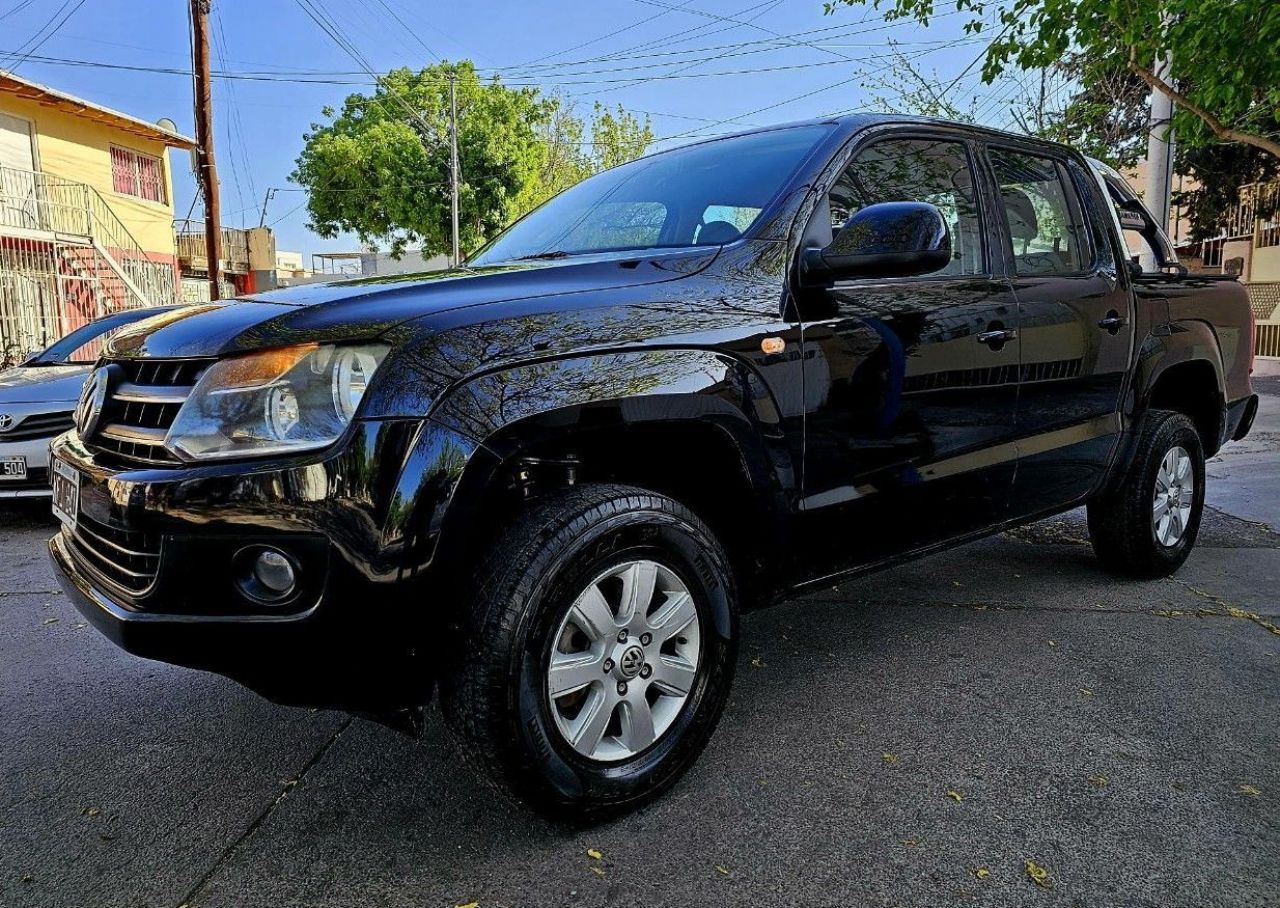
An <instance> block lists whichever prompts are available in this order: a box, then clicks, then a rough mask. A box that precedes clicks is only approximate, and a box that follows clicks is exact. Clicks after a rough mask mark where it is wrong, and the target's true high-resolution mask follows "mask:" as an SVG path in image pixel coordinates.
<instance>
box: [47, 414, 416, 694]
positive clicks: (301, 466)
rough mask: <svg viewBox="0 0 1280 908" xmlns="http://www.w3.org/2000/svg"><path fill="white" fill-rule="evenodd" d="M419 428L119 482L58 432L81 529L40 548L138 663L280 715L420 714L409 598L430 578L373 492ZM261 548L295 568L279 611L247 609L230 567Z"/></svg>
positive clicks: (91, 616) (387, 497)
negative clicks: (302, 455)
mask: <svg viewBox="0 0 1280 908" xmlns="http://www.w3.org/2000/svg"><path fill="white" fill-rule="evenodd" d="M420 427H421V423H419V422H414V421H406V422H394V423H393V422H381V423H370V424H367V425H364V426H361V427H359V430H358V431H357V432H356V433H355V438H354V439H353V443H352V444H349V445H346V446H344V447H343V449H342V450H340V451H337V452H332V453H327V454H326V455H324V456H320V457H312V458H310V459H296V460H292V461H276V462H273V463H255V464H244V463H241V464H225V465H218V466H211V467H199V468H180V469H179V468H174V469H159V468H146V469H143V468H129V469H125V468H122V467H121V466H120V465H119V464H118V463H115V464H113V463H112V462H110V461H109V460H108V461H103V460H102V459H101V458H100V456H99V455H97V454H96V453H95V452H92V451H89V450H87V449H86V448H85V447H84V446H83V445H82V444H81V443H80V442H79V439H78V438H77V437H76V435H75V434H74V433H70V434H68V435H66V436H63V437H62V438H59V439H58V441H57V442H56V443H55V445H54V455H55V456H56V457H57V458H58V459H59V460H63V461H65V462H67V463H68V464H69V465H71V466H73V467H75V468H76V469H77V470H78V471H79V473H80V477H81V478H80V505H79V512H78V513H79V520H78V521H77V528H76V530H72V529H71V528H69V527H65V526H64V527H62V528H60V529H59V531H58V533H57V535H55V536H54V537H53V538H52V539H51V540H50V541H49V552H50V556H51V558H52V561H53V564H54V566H55V568H56V575H57V577H58V580H59V582H60V584H61V586H62V588H63V590H64V591H65V592H66V594H67V596H68V598H69V599H70V600H71V601H72V603H73V604H74V605H75V607H76V608H77V610H79V611H80V613H81V614H82V615H84V617H85V619H86V620H87V621H88V622H89V623H91V624H92V625H93V626H94V627H96V628H97V629H98V630H99V631H101V632H102V633H103V634H104V635H105V636H107V637H108V638H109V639H110V640H111V641H112V642H114V643H116V644H117V645H118V646H120V647H121V648H123V649H125V650H127V651H128V652H130V653H133V654H135V655H138V656H142V657H145V658H148V659H156V660H159V661H162V662H168V663H172V664H175V665H182V666H187V667H191V668H198V669H204V670H207V671H213V672H216V673H218V674H222V675H226V676H227V677H230V678H233V679H235V680H236V681H239V682H241V683H243V684H245V685H246V686H248V687H251V688H253V689H254V690H256V691H257V692H259V693H261V694H262V695H264V696H266V697H268V698H270V699H272V700H275V701H277V702H281V703H287V704H292V705H300V706H313V707H324V708H342V709H350V710H356V711H368V712H381V711H385V710H388V709H400V708H403V707H406V706H414V705H418V704H421V703H422V702H424V701H425V700H426V698H427V697H428V695H429V691H430V682H431V673H430V672H429V671H427V670H425V669H424V667H423V662H424V652H423V650H424V647H423V645H422V641H423V639H424V624H425V618H424V614H425V611H424V609H423V608H422V604H423V602H422V595H421V594H420V592H419V591H416V590H415V589H413V588H414V587H422V586H424V585H425V584H426V583H427V582H428V580H427V577H428V575H429V573H430V572H429V571H421V570H418V569H416V568H417V567H418V566H419V559H420V553H418V552H417V550H416V549H415V547H414V545H413V544H412V543H413V541H414V540H413V538H412V537H411V536H408V535H406V534H404V533H402V532H397V531H396V530H395V527H396V525H397V524H396V521H395V519H393V516H392V515H393V508H392V506H391V500H392V498H393V496H394V494H395V493H396V492H398V491H399V490H398V488H397V486H396V485H395V483H393V482H392V483H388V482H387V481H386V478H385V477H386V471H388V470H390V471H391V472H392V473H394V472H395V471H396V470H397V469H398V468H399V467H400V465H401V464H403V462H404V459H405V457H406V456H407V452H408V451H410V450H412V449H413V445H414V443H415V441H416V440H417V438H418V436H419V429H420ZM378 465H380V466H381V470H379V469H377V468H376V467H377V466H378ZM394 478H395V477H394V475H393V476H392V479H394ZM394 513H395V514H396V515H400V514H401V512H400V511H395V512H394ZM267 544H269V545H271V546H273V547H276V548H278V549H280V550H282V551H285V552H287V553H289V554H290V555H291V556H292V557H294V558H295V561H296V564H297V565H298V566H299V568H300V570H299V578H300V579H299V587H298V593H297V595H296V596H294V597H291V598H290V600H289V601H288V602H286V603H283V604H282V605H280V606H268V605H265V604H263V603H261V602H254V601H252V599H251V598H250V597H249V596H248V595H247V594H246V593H245V592H244V591H243V588H242V587H241V586H240V585H238V583H237V574H236V573H235V570H234V565H235V564H236V559H237V557H239V554H240V553H242V552H243V551H245V550H246V549H247V548H251V547H253V546H260V545H267ZM125 552H134V553H135V554H123V553H125ZM137 552H142V554H137ZM113 553H114V554H113ZM113 560H114V563H113ZM142 574H145V575H146V576H145V577H144V578H143V579H142V580H141V581H139V582H136V583H135V582H133V579H134V577H135V575H142Z"/></svg>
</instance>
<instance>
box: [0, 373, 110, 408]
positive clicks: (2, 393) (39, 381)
mask: <svg viewBox="0 0 1280 908" xmlns="http://www.w3.org/2000/svg"><path fill="white" fill-rule="evenodd" d="M92 368H93V367H92V366H15V367H14V368H12V369H5V370H4V371H3V372H0V404H42V403H73V404H74V403H75V402H76V401H77V400H79V398H80V389H81V388H83V387H84V379H85V376H86V375H88V374H89V371H90V370H91V369H92Z"/></svg>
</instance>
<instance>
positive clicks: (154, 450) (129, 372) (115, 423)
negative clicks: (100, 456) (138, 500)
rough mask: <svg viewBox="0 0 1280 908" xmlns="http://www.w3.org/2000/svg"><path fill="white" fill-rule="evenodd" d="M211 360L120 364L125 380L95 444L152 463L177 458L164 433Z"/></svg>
mask: <svg viewBox="0 0 1280 908" xmlns="http://www.w3.org/2000/svg"><path fill="white" fill-rule="evenodd" d="M211 362H212V360H207V359H136V360H121V361H119V362H118V363H117V365H118V366H120V368H121V369H123V370H124V380H123V381H121V382H120V383H119V384H118V385H117V386H116V387H114V388H112V389H111V394H110V395H109V396H108V398H107V401H106V403H105V404H104V405H103V408H102V417H101V419H99V420H98V428H97V429H96V430H95V431H94V433H93V437H92V438H89V439H85V441H86V442H88V443H89V444H90V445H91V446H92V447H95V448H97V449H99V450H102V451H106V452H109V453H111V454H114V455H116V456H118V457H120V458H123V459H125V460H130V461H136V462H140V463H148V464H171V463H177V462H178V459H177V458H176V457H174V456H173V455H172V454H170V453H169V452H168V451H167V450H165V447H164V438H165V435H166V434H168V432H169V427H170V426H171V425H173V421H174V420H175V419H176V418H177V416H178V411H179V410H180V409H182V403H183V401H185V400H186V399H187V396H188V395H189V394H190V393H191V389H192V387H193V386H194V385H195V383H196V381H197V380H198V379H199V378H200V375H201V373H203V372H204V370H205V369H206V368H208V366H209V364H210V363H211Z"/></svg>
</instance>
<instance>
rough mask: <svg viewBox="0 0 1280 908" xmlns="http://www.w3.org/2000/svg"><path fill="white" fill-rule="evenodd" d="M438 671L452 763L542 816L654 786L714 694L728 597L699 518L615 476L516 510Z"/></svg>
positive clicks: (711, 718)
mask: <svg viewBox="0 0 1280 908" xmlns="http://www.w3.org/2000/svg"><path fill="white" fill-rule="evenodd" d="M474 577H475V582H474V585H473V587H472V592H471V595H470V596H468V601H467V602H466V603H465V604H464V605H463V609H462V613H461V615H460V616H459V618H460V634H459V640H458V643H457V646H456V648H455V649H456V653H457V656H458V658H457V660H456V662H455V664H454V665H453V666H452V667H451V668H450V669H449V670H448V671H447V673H446V675H445V677H444V678H443V679H442V683H441V703H442V707H443V710H444V713H445V717H446V719H447V721H448V723H449V725H450V727H451V728H452V730H453V732H454V733H455V735H456V737H458V738H459V739H460V741H461V744H462V749H463V753H464V756H465V757H466V758H467V760H468V762H470V763H472V764H475V765H477V766H478V767H479V768H480V769H481V770H482V771H483V772H484V774H485V775H486V776H487V777H488V778H490V779H491V780H493V781H495V782H497V783H498V784H499V785H500V787H502V788H503V789H505V790H506V791H507V792H509V793H511V794H514V795H515V796H516V797H517V798H519V799H521V800H524V801H527V802H530V803H532V804H533V805H534V806H536V807H539V808H541V809H543V810H546V811H548V812H552V813H572V814H577V815H589V814H598V813H601V812H604V811H611V810H617V809H621V808H626V807H630V806H633V805H636V804H638V803H640V802H642V801H644V800H646V799H648V798H650V797H652V796H654V795H655V794H657V793H658V792H660V791H662V790H663V789H665V788H666V787H668V786H670V785H671V784H673V783H674V782H675V780H676V779H677V778H678V777H679V776H680V774H681V773H682V772H683V771H684V770H685V769H687V768H688V767H689V765H691V764H692V763H693V761H694V760H695V759H696V758H697V756H698V754H699V752H700V751H701V750H702V748H703V746H704V745H705V744H706V742H707V740H708V739H709V738H710V736H711V733H712V731H713V730H714V728H715V725H716V722H717V721H718V719H719V717H720V713H721V711H722V709H723V708H724V704H725V701H726V699H727V697H728V692H729V684H730V680H731V677H732V674H733V667H734V657H735V654H736V643H737V606H736V602H735V595H734V589H733V581H732V576H731V574H730V571H729V567H728V560H727V558H726V557H725V554H724V552H723V550H722V549H721V547H720V545H719V543H718V542H717V541H716V539H715V537H714V536H713V535H712V534H711V532H710V530H708V529H707V527H706V526H705V525H704V524H703V523H702V522H701V521H700V520H699V519H698V518H697V517H696V516H694V515H693V514H692V513H691V512H690V511H688V509H686V508H685V507H683V506H682V505H680V504H679V503H677V502H675V501H672V500H671V499H669V498H666V497H665V496H662V495H658V494H655V493H653V492H647V491H643V490H640V489H634V488H629V487H624V486H615V485H590V486H581V487H578V488H575V489H570V490H566V491H564V492H561V493H557V494H555V495H553V496H551V497H549V498H548V499H546V500H544V501H542V502H540V503H539V504H537V505H534V506H533V507H531V508H530V509H529V510H527V511H525V512H524V513H523V514H522V515H521V516H520V517H519V518H518V519H517V520H516V522H515V523H514V524H513V525H512V526H511V527H510V528H509V529H507V530H506V532H504V533H503V534H502V536H501V537H500V538H499V539H498V540H497V541H496V542H495V543H494V544H493V545H492V546H491V548H490V550H489V552H488V556H487V557H486V558H485V559H484V561H483V563H481V564H480V565H478V567H477V570H476V572H475V574H474Z"/></svg>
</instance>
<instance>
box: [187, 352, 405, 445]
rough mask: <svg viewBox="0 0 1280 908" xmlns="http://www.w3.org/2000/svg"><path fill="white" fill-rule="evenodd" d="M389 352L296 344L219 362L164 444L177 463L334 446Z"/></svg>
mask: <svg viewBox="0 0 1280 908" xmlns="http://www.w3.org/2000/svg"><path fill="white" fill-rule="evenodd" d="M388 349H389V348H388V347H387V345H386V344H359V345H335V344H302V345H300V346H296V347H282V348H279V349H276V350H263V351H260V352H257V353H248V354H245V355H243V356H233V357H228V358H227V359H223V360H219V361H218V362H216V363H214V364H213V365H212V366H210V367H209V368H208V369H206V370H205V373H204V375H202V376H200V380H199V381H198V382H197V383H196V386H195V388H194V389H192V391H191V396H190V397H188V398H187V400H186V402H185V403H183V405H182V409H181V410H179V411H178V416H177V418H176V419H175V420H174V422H173V425H172V427H170V429H169V434H168V436H167V437H166V438H165V447H166V448H168V449H169V450H170V451H172V452H173V453H174V454H176V455H177V456H178V457H180V458H182V459H183V460H214V459H218V458H226V457H253V456H261V455H266V454H286V453H294V452H297V451H309V450H313V449H316V448H323V447H325V446H327V445H330V444H333V442H335V441H337V440H338V437H339V436H340V435H341V434H342V433H343V431H344V430H345V429H346V428H347V426H348V425H350V424H351V419H352V417H354V416H355V413H356V408H357V407H359V406H360V400H361V398H363V397H364V392H365V389H367V388H368V386H369V380H370V379H371V378H372V377H373V373H374V372H375V371H376V370H377V368H378V365H379V364H380V363H381V362H382V360H383V357H385V356H386V355H387V350H388Z"/></svg>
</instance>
